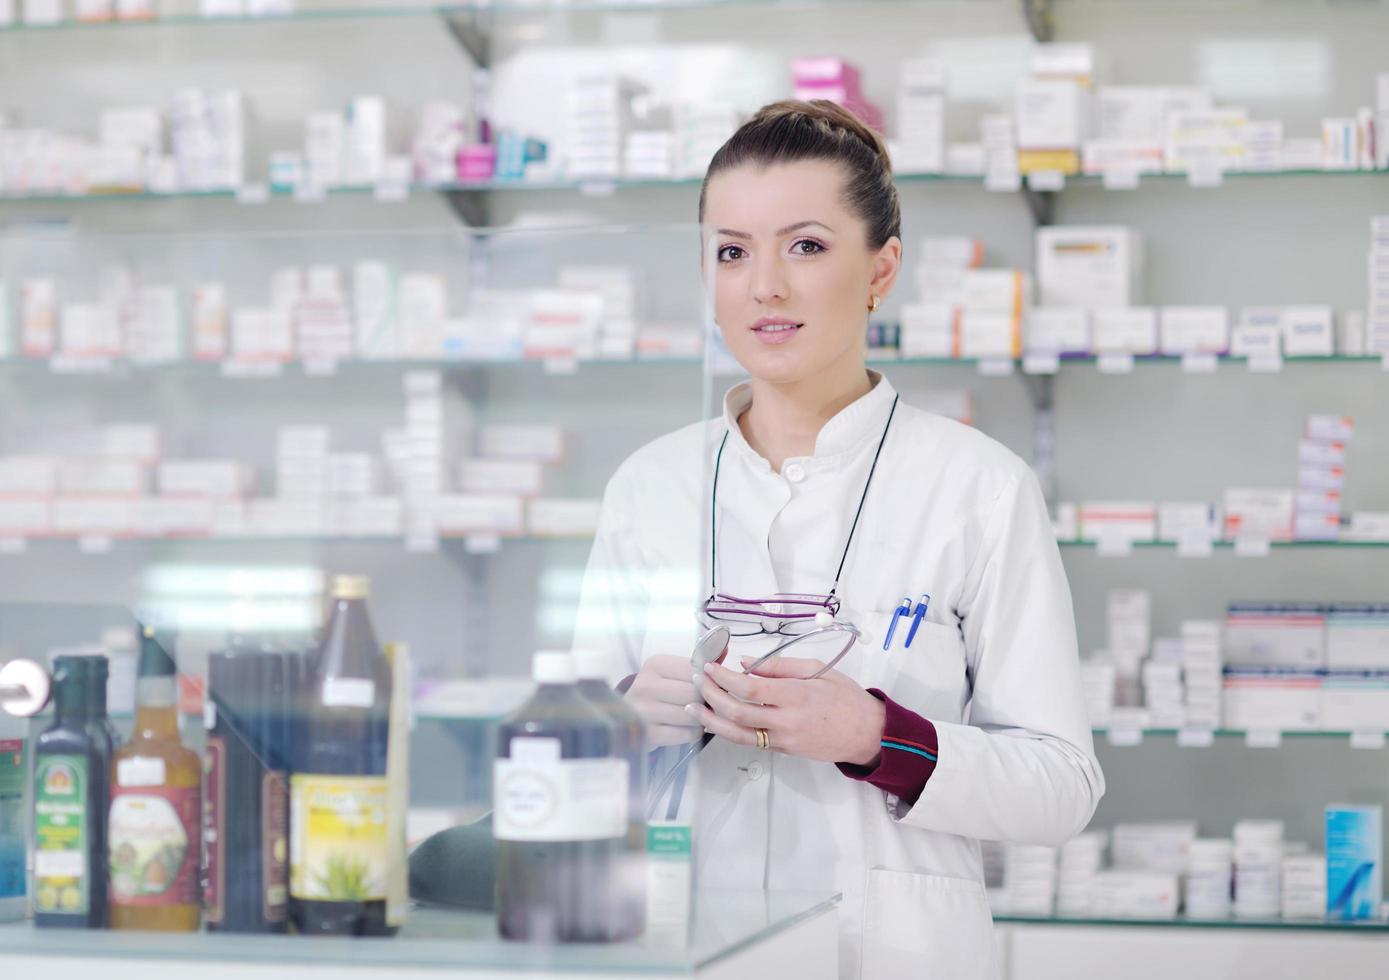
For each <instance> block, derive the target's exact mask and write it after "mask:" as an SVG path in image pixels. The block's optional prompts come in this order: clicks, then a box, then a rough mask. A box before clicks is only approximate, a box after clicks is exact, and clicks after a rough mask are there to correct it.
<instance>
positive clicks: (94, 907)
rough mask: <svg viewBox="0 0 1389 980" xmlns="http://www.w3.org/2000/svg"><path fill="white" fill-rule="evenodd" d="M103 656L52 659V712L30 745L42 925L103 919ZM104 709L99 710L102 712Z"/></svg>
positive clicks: (86, 925) (107, 757)
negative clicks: (50, 720)
mask: <svg viewBox="0 0 1389 980" xmlns="http://www.w3.org/2000/svg"><path fill="white" fill-rule="evenodd" d="M106 672H107V666H106V658H105V657H87V656H61V657H58V658H57V659H56V660H55V661H54V663H53V680H54V695H55V702H54V719H53V724H52V725H50V726H49V727H48V728H47V729H46V730H45V731H44V732H43V734H41V735H40V736H39V737H38V739H37V742H36V744H35V747H34V794H33V798H34V895H33V902H34V921H35V922H36V923H37V924H38V925H40V926H45V927H60V928H61V927H68V928H78V929H101V928H105V926H106V924H107V888H106V833H105V827H106V793H107V768H108V767H109V766H110V764H111V743H110V741H109V736H108V735H107V734H106V726H105V722H106V719H105V717H103V716H98V715H97V714H95V710H94V709H95V707H96V704H97V698H96V695H95V689H96V688H97V686H98V685H99V686H100V687H101V688H102V690H103V691H104V690H105V687H106ZM103 715H104V712H103Z"/></svg>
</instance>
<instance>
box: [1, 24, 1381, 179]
mask: <svg viewBox="0 0 1389 980" xmlns="http://www.w3.org/2000/svg"><path fill="white" fill-rule="evenodd" d="M0 30H3V29H0ZM1278 177H1283V178H1322V179H1331V178H1353V177H1363V178H1366V179H1386V178H1389V170H1248V171H1227V172H1226V173H1225V174H1224V175H1223V179H1225V180H1229V181H1244V180H1252V179H1261V178H1278ZM895 179H896V182H897V184H898V185H899V186H912V185H933V184H940V185H948V186H951V187H961V186H971V185H972V186H976V187H981V188H985V189H988V190H997V191H999V192H1012V191H1016V190H1019V189H1020V188H1018V187H1011V186H999V187H990V186H989V184H988V183H987V182H986V180H985V178H984V177H982V176H979V175H973V174H944V173H898V174H896V175H895ZM1187 180H1188V176H1187V175H1186V174H1179V173H1171V174H1149V175H1144V176H1143V177H1141V178H1140V179H1139V182H1138V186H1137V188H1135V187H1132V186H1125V187H1123V188H1122V190H1124V191H1130V192H1131V191H1133V190H1135V189H1141V187H1142V184H1143V183H1144V182H1147V181H1153V182H1157V183H1173V182H1185V181H1187ZM702 182H703V177H702V176H697V177H678V178H640V177H586V178H566V179H558V180H488V181H469V182H460V183H448V184H409V185H400V184H381V185H376V184H372V185H351V186H346V185H344V186H335V187H326V188H310V189H307V190H305V189H298V190H296V189H295V188H291V187H285V186H278V185H277V186H268V185H263V184H251V185H248V187H244V188H241V189H221V190H178V191H149V190H139V189H134V188H130V189H122V188H111V189H104V190H100V191H88V192H80V193H79V192H74V193H70V194H63V193H53V192H40V193H24V192H12V191H9V192H4V193H0V203H11V202H13V203H24V202H37V203H47V204H55V203H64V204H73V203H87V202H96V201H106V202H110V201H121V202H130V203H135V202H152V201H181V200H237V201H240V202H242V203H243V204H246V205H248V206H250V205H265V204H270V203H272V202H275V203H281V202H283V203H293V204H296V205H304V206H306V205H309V204H315V203H322V202H323V201H324V200H326V199H328V198H347V197H353V198H360V197H366V196H375V197H376V198H377V199H379V200H381V201H382V202H383V203H393V202H397V201H400V200H402V199H405V198H408V197H410V196H411V195H415V194H450V195H458V194H464V195H466V194H484V193H487V194H491V193H517V194H523V193H536V192H557V191H558V192H570V193H579V194H584V195H589V196H594V197H603V196H608V195H612V194H616V193H619V192H623V191H636V190H650V189H662V188H665V189H683V190H687V191H693V189H695V188H697V187H699V186H700V184H701V183H702ZM1063 183H1064V186H1071V185H1076V186H1085V187H1106V188H1108V187H1110V186H1111V185H1110V182H1109V179H1108V178H1105V177H1101V176H1094V175H1073V176H1069V177H1065V178H1064V181H1063ZM1034 189H1037V190H1056V189H1057V188H1056V187H1055V185H1051V184H1048V185H1046V186H1038V187H1036V188H1034ZM1114 189H1115V192H1116V193H1118V192H1119V191H1120V190H1121V188H1117V187H1116V188H1114ZM1207 189H1211V188H1207Z"/></svg>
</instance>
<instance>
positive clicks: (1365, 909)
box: [1326, 804, 1384, 919]
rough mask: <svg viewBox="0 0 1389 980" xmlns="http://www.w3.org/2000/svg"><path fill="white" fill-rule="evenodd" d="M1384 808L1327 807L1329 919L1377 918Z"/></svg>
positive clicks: (1327, 901) (1382, 889)
mask: <svg viewBox="0 0 1389 980" xmlns="http://www.w3.org/2000/svg"><path fill="white" fill-rule="evenodd" d="M1383 823H1384V808H1383V807H1380V806H1350V805H1345V804H1333V805H1331V806H1328V807H1327V808H1326V916H1327V918H1329V919H1377V918H1379V906H1380V903H1381V902H1382V901H1383V900H1384V888H1383V881H1382V865H1383V853H1382V846H1381V836H1380V835H1381V833H1382V831H1381V827H1382V825H1383Z"/></svg>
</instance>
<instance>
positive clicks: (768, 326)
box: [752, 320, 803, 346]
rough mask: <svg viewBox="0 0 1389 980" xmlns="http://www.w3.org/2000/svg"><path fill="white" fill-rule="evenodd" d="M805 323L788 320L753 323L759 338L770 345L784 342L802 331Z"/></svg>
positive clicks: (753, 329) (753, 330)
mask: <svg viewBox="0 0 1389 980" xmlns="http://www.w3.org/2000/svg"><path fill="white" fill-rule="evenodd" d="M802 326H803V324H800V323H791V322H789V321H786V320H775V321H762V320H759V321H758V322H757V323H756V324H754V325H753V328H752V332H753V334H754V335H756V337H757V339H758V340H760V341H762V343H764V344H767V345H768V346H776V345H778V344H784V343H786V342H788V341H789V340H791V338H793V337H794V336H796V334H797V333H798V332H799V331H800V329H801V327H802Z"/></svg>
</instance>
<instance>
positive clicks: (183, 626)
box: [141, 564, 326, 633]
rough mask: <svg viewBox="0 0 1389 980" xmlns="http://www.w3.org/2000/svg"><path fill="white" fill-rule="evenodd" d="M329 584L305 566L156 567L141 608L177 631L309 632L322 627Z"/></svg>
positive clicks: (148, 576) (147, 575)
mask: <svg viewBox="0 0 1389 980" xmlns="http://www.w3.org/2000/svg"><path fill="white" fill-rule="evenodd" d="M325 581H326V577H325V575H324V573H323V572H322V570H320V569H317V568H313V567H310V566H303V565H282V566H276V565H264V566H244V565H243V566H227V565H180V564H166V565H153V566H151V567H150V568H149V569H147V570H146V572H145V576H144V600H143V602H142V604H141V605H142V607H143V608H145V609H146V610H148V612H147V615H148V616H149V617H150V618H151V619H153V620H154V621H155V622H159V623H161V624H167V625H168V626H169V627H171V628H173V629H177V630H206V631H231V632H237V633H282V632H304V631H308V630H314V629H317V628H318V627H319V626H320V625H322V617H323V604H322V596H323V592H324V584H325Z"/></svg>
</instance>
